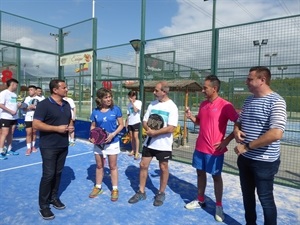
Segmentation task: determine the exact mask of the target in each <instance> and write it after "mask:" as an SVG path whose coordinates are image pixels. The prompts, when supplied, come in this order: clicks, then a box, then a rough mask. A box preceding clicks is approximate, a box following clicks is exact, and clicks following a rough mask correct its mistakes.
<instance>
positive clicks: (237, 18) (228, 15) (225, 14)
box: [160, 0, 300, 36]
mask: <svg viewBox="0 0 300 225" xmlns="http://www.w3.org/2000/svg"><path fill="white" fill-rule="evenodd" d="M216 2H217V3H216V4H217V5H216V27H224V26H231V25H236V24H242V23H249V22H255V21H260V20H265V19H271V18H278V17H283V16H289V15H296V14H298V13H299V9H300V3H299V2H298V3H297V1H281V0H278V1H273V0H252V1H249V0H222V1H216ZM177 3H178V12H177V14H176V15H174V16H173V17H172V18H171V25H170V26H164V27H162V28H161V29H160V33H161V34H162V35H163V36H171V35H177V34H182V33H189V32H195V31H200V30H207V29H211V27H212V8H213V7H212V4H213V1H212V0H209V1H205V2H204V1H203V0H200V1H199V0H177Z"/></svg>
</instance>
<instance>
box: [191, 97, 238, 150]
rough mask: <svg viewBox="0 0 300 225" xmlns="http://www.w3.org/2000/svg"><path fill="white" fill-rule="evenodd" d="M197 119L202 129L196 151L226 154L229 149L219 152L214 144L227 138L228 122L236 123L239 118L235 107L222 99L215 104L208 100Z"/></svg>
mask: <svg viewBox="0 0 300 225" xmlns="http://www.w3.org/2000/svg"><path fill="white" fill-rule="evenodd" d="M197 117H198V119H199V120H200V129H199V135H198V138H197V142H196V150H197V151H200V152H203V153H206V154H211V155H221V154H224V153H225V152H226V151H227V148H225V149H223V150H222V151H217V150H216V149H215V147H214V144H216V143H219V142H221V141H222V140H223V139H224V138H225V134H226V128H227V123H228V121H229V120H230V121H233V122H235V121H236V120H237V119H238V117H239V115H238V113H237V112H236V110H235V108H234V107H233V105H232V104H231V103H230V102H228V101H226V100H225V99H223V98H221V97H218V98H216V99H215V100H214V101H213V102H210V101H208V100H206V101H203V102H202V103H201V104H200V107H199V112H198V115H197Z"/></svg>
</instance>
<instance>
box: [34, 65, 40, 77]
mask: <svg viewBox="0 0 300 225" xmlns="http://www.w3.org/2000/svg"><path fill="white" fill-rule="evenodd" d="M35 67H36V71H37V73H36V76H37V77H39V69H40V65H36V66H35Z"/></svg>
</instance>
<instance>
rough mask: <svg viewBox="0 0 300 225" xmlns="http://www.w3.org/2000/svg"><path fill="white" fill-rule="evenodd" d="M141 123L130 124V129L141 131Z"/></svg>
mask: <svg viewBox="0 0 300 225" xmlns="http://www.w3.org/2000/svg"><path fill="white" fill-rule="evenodd" d="M140 125H141V123H136V124H133V125H128V131H132V132H139V131H140Z"/></svg>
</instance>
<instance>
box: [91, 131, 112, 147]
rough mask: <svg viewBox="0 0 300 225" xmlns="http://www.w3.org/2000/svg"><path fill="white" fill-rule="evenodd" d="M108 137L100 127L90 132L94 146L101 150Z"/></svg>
mask: <svg viewBox="0 0 300 225" xmlns="http://www.w3.org/2000/svg"><path fill="white" fill-rule="evenodd" d="M107 137H108V133H107V131H106V130H105V129H103V128H102V127H95V128H94V129H92V130H91V131H90V138H91V139H94V144H95V145H98V146H99V147H100V148H101V149H102V150H103V149H104V146H105V140H106V138H107Z"/></svg>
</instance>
